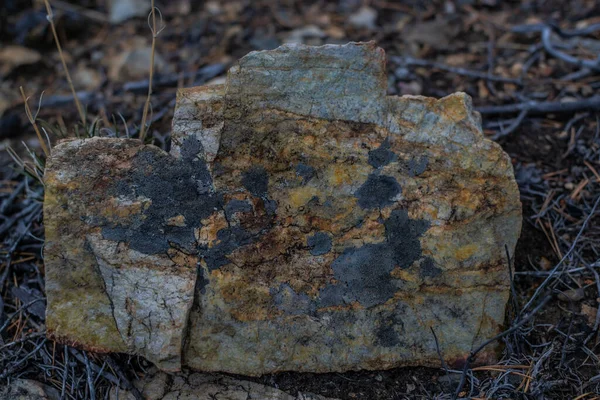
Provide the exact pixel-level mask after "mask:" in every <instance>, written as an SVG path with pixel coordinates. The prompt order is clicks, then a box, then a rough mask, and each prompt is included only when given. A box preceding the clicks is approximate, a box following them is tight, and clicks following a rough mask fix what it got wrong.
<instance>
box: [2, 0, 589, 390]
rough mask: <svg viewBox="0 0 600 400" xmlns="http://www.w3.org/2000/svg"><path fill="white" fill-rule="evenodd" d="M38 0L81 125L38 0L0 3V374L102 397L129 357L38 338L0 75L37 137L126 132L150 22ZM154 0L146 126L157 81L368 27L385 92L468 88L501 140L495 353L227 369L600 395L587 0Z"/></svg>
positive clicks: (417, 385)
mask: <svg viewBox="0 0 600 400" xmlns="http://www.w3.org/2000/svg"><path fill="white" fill-rule="evenodd" d="M124 2H125V1H124ZM149 2H150V0H148V2H147V3H148V4H149ZM51 3H52V6H53V13H54V15H53V21H54V23H55V25H56V30H57V36H58V37H59V40H60V42H61V44H62V47H63V50H64V56H65V58H66V62H67V65H68V68H69V70H70V72H71V75H72V80H73V83H74V86H75V90H76V91H77V93H78V98H79V99H80V101H81V103H82V104H83V106H84V107H85V110H86V111H85V112H86V116H85V119H86V123H85V126H84V124H83V123H82V122H81V121H80V117H79V113H78V111H77V108H76V106H75V104H74V102H73V98H72V95H71V92H70V89H69V84H68V81H67V79H66V76H65V72H64V68H63V65H62V63H61V59H60V57H59V53H58V51H57V48H56V46H55V42H54V39H53V34H52V31H51V29H50V25H49V23H48V20H47V17H46V15H47V11H46V8H45V7H44V4H43V2H42V1H35V2H33V1H21V0H4V1H3V2H1V3H0V147H1V149H0V150H2V151H1V152H0V235H1V246H2V247H1V248H0V260H1V262H2V264H1V266H0V290H1V293H0V294H1V296H0V386H1V385H3V384H6V383H8V382H10V380H11V379H15V378H30V379H36V380H39V381H42V382H46V383H48V384H49V385H51V386H54V387H56V388H57V389H58V390H59V391H60V392H62V393H64V395H65V398H68V399H83V398H85V399H88V398H105V396H106V393H107V391H108V390H109V388H110V387H111V386H112V385H114V384H115V382H117V383H118V384H119V385H121V386H122V387H124V388H126V387H127V386H128V385H129V382H131V380H133V379H135V378H136V376H140V375H141V374H143V371H144V369H145V368H147V367H148V365H147V363H146V362H145V361H144V360H141V359H137V358H131V357H126V356H123V355H98V354H92V353H87V352H83V351H79V350H76V349H72V348H67V347H65V346H62V345H60V344H56V343H53V342H52V341H49V340H47V339H45V337H44V281H43V278H44V264H43V260H42V258H41V249H42V246H43V226H42V215H41V199H42V198H43V186H42V185H41V184H40V183H39V182H38V180H37V179H36V175H38V174H41V173H42V170H43V155H42V154H43V149H42V148H41V146H40V143H39V140H38V139H37V137H36V134H35V132H34V129H33V127H32V125H31V124H30V122H29V121H28V118H27V115H26V112H25V109H24V104H23V99H22V96H21V94H20V92H19V88H20V87H21V86H22V87H23V90H24V93H25V95H26V96H30V99H29V103H28V104H29V107H30V108H31V110H32V114H36V113H37V115H36V116H37V122H38V125H39V127H40V129H41V128H44V129H43V131H44V132H46V133H47V135H48V137H49V140H50V141H51V142H53V143H54V142H55V141H56V140H58V139H59V138H60V137H65V136H74V135H87V134H97V135H105V136H114V135H122V134H124V133H126V132H127V133H128V134H129V135H131V136H135V135H138V134H139V131H140V124H141V121H142V114H143V106H144V102H145V99H146V93H147V91H148V65H149V59H150V44H151V38H152V33H151V32H150V29H149V26H148V21H147V18H146V15H147V11H146V9H144V7H143V6H142V7H139V6H138V7H137V8H136V10H137V11H140V13H139V14H140V16H137V17H133V18H130V19H127V20H124V21H122V22H118V23H115V24H111V22H110V20H111V19H113V20H114V19H118V17H122V16H123V15H120V14H119V13H118V12H117V11H115V10H112V11H111V7H110V2H109V1H105V0H83V1H77V2H76V1H52V2H51ZM133 3H135V1H133ZM142 3H143V2H142ZM157 6H158V7H159V8H160V10H161V14H162V17H163V18H162V20H159V23H160V22H162V23H164V29H163V30H162V31H161V32H160V34H159V35H158V36H157V38H156V40H157V43H156V59H155V65H156V69H155V79H154V93H153V96H152V107H151V114H150V118H149V120H150V121H151V122H152V124H151V125H150V128H149V133H150V137H151V138H152V140H153V142H154V143H155V144H156V145H158V146H161V147H168V145H169V139H168V137H169V131H170V123H171V119H172V115H173V106H174V98H175V91H176V89H177V88H178V87H188V86H194V85H201V84H204V83H206V82H208V81H213V80H215V79H217V80H218V79H222V78H223V77H224V74H225V71H226V70H227V68H228V67H229V66H230V65H231V64H232V63H233V62H234V61H235V60H237V59H238V58H240V57H241V56H243V55H245V54H247V53H248V52H250V51H253V50H263V49H272V48H275V47H277V46H279V45H280V44H282V43H285V42H291V41H293V42H301V43H305V44H310V45H320V44H325V43H347V42H349V41H369V40H374V41H376V42H377V43H378V45H379V46H381V47H382V48H384V49H385V50H386V52H387V54H388V75H389V88H388V91H389V94H398V95H404V94H410V95H425V96H435V97H442V96H445V95H448V94H450V93H452V92H455V91H464V92H466V93H468V94H469V95H471V96H472V97H473V102H474V104H475V107H476V108H477V109H478V110H479V111H480V112H481V113H482V117H483V126H484V132H485V134H486V135H488V136H489V137H490V138H492V139H493V140H496V141H497V142H498V143H500V145H502V147H503V148H504V149H505V151H507V152H508V154H509V155H510V156H511V158H512V161H513V165H514V168H515V175H516V177H517V181H518V183H519V187H520V191H521V200H522V202H523V214H524V220H523V232H522V235H521V239H520V242H519V244H518V246H517V250H516V254H514V255H510V257H511V258H512V259H514V270H515V271H514V280H513V281H514V282H513V283H514V290H515V298H514V299H513V301H512V302H511V306H510V307H509V309H510V310H509V313H508V315H507V320H506V321H507V322H506V330H507V333H506V334H505V335H504V336H503V337H502V338H499V340H501V341H502V342H503V343H504V352H503V354H501V355H500V358H501V361H500V362H499V363H498V364H497V365H493V366H485V367H479V368H471V366H470V365H468V366H467V367H466V368H465V369H463V370H460V371H445V370H444V369H443V368H441V367H440V368H437V369H428V368H399V369H394V370H389V371H376V372H364V371H363V372H349V373H344V374H298V373H281V374H276V375H269V376H264V377H262V378H254V379H251V378H245V379H250V380H253V381H255V382H261V383H264V384H267V385H271V386H275V387H278V388H280V389H282V390H284V391H287V392H289V393H291V394H296V393H297V392H299V391H302V392H306V391H308V392H313V393H317V394H322V395H325V396H330V397H336V398H340V399H426V398H437V399H450V398H486V399H575V398H576V399H586V400H588V399H593V398H600V359H599V358H598V357H599V354H600V351H599V350H600V346H599V343H600V335H598V326H599V322H600V313H599V312H598V302H599V301H600V278H599V273H600V254H599V253H600V211H599V210H598V203H599V202H600V190H599V189H598V185H599V183H600V174H599V172H600V57H599V56H598V54H600V2H598V1H594V0H570V1H562V0H529V1H527V0H523V1H518V0H513V1H502V0H439V1H438V0H436V1H417V0H399V1H391V0H388V1H384V0H372V1H366V0H365V1H360V0H346V1H343V0H342V1H339V2H334V1H324V0H314V1H296V0H289V1H285V0H281V1H268V0H257V1H250V0H248V1H241V0H229V1H203V2H194V1H191V0H177V1H169V2H166V1H163V2H157ZM147 9H149V6H148V7H147ZM142 11H143V12H142ZM42 93H43V96H42ZM40 97H42V98H41V100H40ZM38 108H39V109H38ZM44 136H45V134H44ZM10 149H13V150H10ZM28 149H29V150H28ZM9 151H13V152H14V153H15V154H14V155H16V156H17V157H19V156H20V157H22V160H23V162H25V163H26V165H25V166H23V165H21V166H19V165H18V164H19V163H20V162H21V161H19V160H18V159H17V161H18V162H17V163H15V161H14V160H13V158H11V157H10V156H9ZM30 152H31V153H36V154H37V158H36V161H32V158H31V157H30ZM23 167H26V168H27V171H28V174H27V173H23ZM465 356H468V354H465ZM90 374H91V375H92V376H93V381H94V382H95V384H94V385H93V386H90V385H89V383H88V380H89V379H88V378H89V377H90ZM92 388H93V390H92ZM92 392H94V393H92Z"/></svg>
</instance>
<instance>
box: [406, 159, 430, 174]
mask: <svg viewBox="0 0 600 400" xmlns="http://www.w3.org/2000/svg"><path fill="white" fill-rule="evenodd" d="M428 165H429V158H428V157H427V156H421V157H419V158H416V157H415V158H412V159H411V160H410V161H409V162H408V173H409V175H410V176H419V175H421V174H422V173H423V172H425V170H426V169H427V166H428Z"/></svg>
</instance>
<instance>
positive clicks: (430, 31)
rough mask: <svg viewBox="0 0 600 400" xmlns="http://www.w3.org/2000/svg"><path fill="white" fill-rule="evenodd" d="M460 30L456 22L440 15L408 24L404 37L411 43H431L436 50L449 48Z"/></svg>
mask: <svg viewBox="0 0 600 400" xmlns="http://www.w3.org/2000/svg"><path fill="white" fill-rule="evenodd" d="M459 30H460V28H459V27H458V26H457V25H456V24H453V23H451V22H450V21H449V20H448V19H446V18H443V17H440V16H438V17H437V18H436V19H435V20H433V21H428V22H422V23H418V24H414V25H411V26H408V27H407V28H406V30H405V32H404V35H403V39H404V40H405V41H406V42H407V43H409V44H411V45H414V44H420V45H429V46H431V47H432V48H434V49H436V50H437V49H447V48H448V47H449V46H450V44H451V41H452V39H453V38H454V37H455V36H456V34H457V33H458V32H459Z"/></svg>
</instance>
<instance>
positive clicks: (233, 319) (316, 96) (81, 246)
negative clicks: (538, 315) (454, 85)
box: [45, 43, 521, 375]
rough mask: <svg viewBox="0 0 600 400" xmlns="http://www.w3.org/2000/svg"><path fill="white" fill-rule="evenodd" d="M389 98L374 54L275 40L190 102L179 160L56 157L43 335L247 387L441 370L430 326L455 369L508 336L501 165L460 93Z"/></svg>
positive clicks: (515, 214) (507, 176)
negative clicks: (348, 374) (226, 375)
mask: <svg viewBox="0 0 600 400" xmlns="http://www.w3.org/2000/svg"><path fill="white" fill-rule="evenodd" d="M385 86H386V73H385V55H384V53H383V51H382V50H381V49H378V48H376V46H375V45H374V44H372V43H367V44H349V45H345V46H331V45H328V46H323V47H317V48H313V47H306V46H300V45H287V46H283V47H280V48H278V49H276V50H273V51H266V52H254V53H250V54H249V55H247V56H246V57H244V58H242V59H241V60H240V61H239V63H238V64H237V65H236V66H235V67H233V68H232V69H231V70H230V71H229V74H228V78H227V83H226V84H225V85H215V86H209V87H200V88H192V89H184V90H181V91H180V92H179V93H178V102H177V107H176V110H175V117H174V121H173V135H172V149H171V154H170V155H168V154H166V153H164V152H162V151H160V150H158V149H156V148H153V147H151V146H142V145H140V144H139V143H138V142H135V141H133V140H127V139H100V138H95V139H88V140H75V141H70V142H65V143H61V144H59V145H58V146H57V147H56V148H55V149H54V153H53V156H52V158H51V160H50V162H49V165H48V167H47V172H46V174H47V175H46V203H45V218H46V227H47V228H46V229H47V233H46V236H47V247H46V264H47V273H48V287H47V291H48V302H49V303H48V317H47V326H48V331H49V332H50V333H51V334H52V335H53V336H55V337H57V338H59V339H61V340H64V341H69V342H75V343H79V344H81V345H84V346H87V347H91V348H94V349H96V350H102V351H127V352H131V353H137V354H142V355H145V356H146V357H148V358H149V359H151V360H153V361H155V362H157V364H158V366H159V367H161V368H166V369H176V368H177V367H178V366H179V362H180V358H179V357H180V356H181V355H182V357H183V359H182V362H183V363H184V364H185V365H188V366H190V367H192V368H195V369H199V370H205V371H226V372H232V373H240V374H247V375H260V374H264V373H269V372H277V371H284V370H296V371H312V372H328V371H346V370H355V369H383V368H390V367H394V366H401V365H439V359H438V355H437V351H436V347H435V341H434V338H433V335H432V334H431V328H433V329H434V330H435V332H436V334H437V336H438V338H439V342H440V346H441V350H442V352H443V354H444V357H445V358H446V359H447V361H448V362H449V363H451V364H460V362H461V360H462V359H463V358H464V357H465V356H466V355H468V353H469V350H470V349H471V348H472V347H473V346H476V345H477V344H478V343H481V342H482V341H484V340H485V339H487V338H489V337H490V336H492V335H494V334H495V333H497V332H498V331H499V330H500V328H501V325H502V323H503V320H504V310H505V305H506V301H507V298H508V295H509V286H508V285H509V281H508V272H507V267H506V265H505V263H506V259H505V252H504V246H505V245H506V246H508V248H509V250H510V251H511V253H512V251H513V250H514V246H515V244H516V241H517V238H518V235H519V231H520V224H521V205H520V202H519V195H518V189H517V185H516V183H515V181H514V176H513V171H512V166H511V164H510V160H509V158H508V156H507V155H506V154H505V153H504V152H503V151H502V150H501V148H500V147H499V146H498V145H497V144H495V143H493V142H491V141H489V140H487V139H485V138H484V137H483V135H482V132H481V126H480V121H479V115H478V114H477V113H474V112H473V111H472V108H471V103H470V99H469V97H468V96H466V95H465V94H461V93H457V94H453V95H451V96H448V97H445V98H443V99H440V100H436V99H432V98H425V97H410V96H405V97H394V96H386V95H385V93H386V87H385ZM128 288H130V289H129V290H128ZM133 288H139V289H138V290H137V291H136V290H133ZM192 303H193V304H192ZM188 311H189V317H188ZM166 315H168V318H165V316H166ZM71 321H72V322H71ZM184 338H185V340H183V339H184ZM494 358H495V349H494V348H493V347H489V348H487V349H486V350H485V351H484V352H482V353H481V355H480V358H479V361H480V362H484V361H490V360H492V359H494Z"/></svg>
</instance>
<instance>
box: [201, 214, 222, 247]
mask: <svg viewBox="0 0 600 400" xmlns="http://www.w3.org/2000/svg"><path fill="white" fill-rule="evenodd" d="M226 227H227V219H226V218H225V214H224V213H223V212H216V213H213V214H211V216H210V217H208V218H206V219H203V220H202V228H200V229H199V230H198V231H197V232H196V240H197V241H198V243H199V244H203V245H208V247H209V248H211V247H213V246H215V245H217V244H218V241H217V233H218V232H219V231H220V230H221V229H224V228H226Z"/></svg>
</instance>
